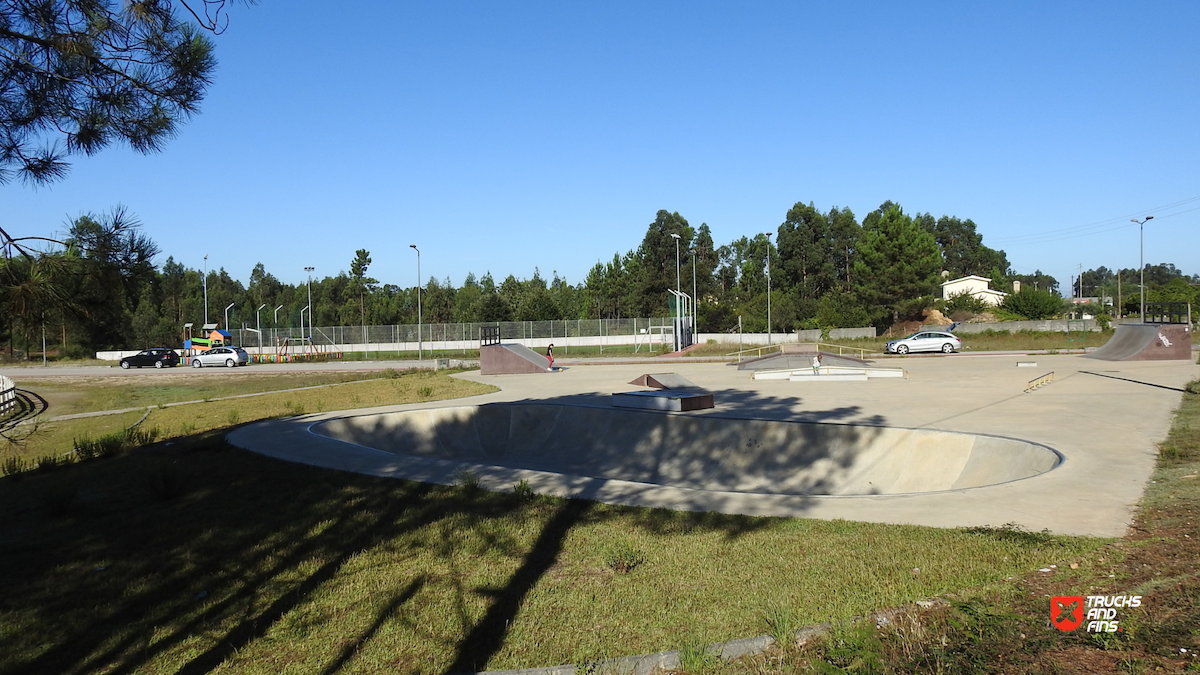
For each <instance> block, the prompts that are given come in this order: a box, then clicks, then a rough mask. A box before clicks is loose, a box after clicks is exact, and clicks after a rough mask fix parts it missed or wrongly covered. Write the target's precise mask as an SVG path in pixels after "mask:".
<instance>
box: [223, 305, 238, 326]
mask: <svg viewBox="0 0 1200 675" xmlns="http://www.w3.org/2000/svg"><path fill="white" fill-rule="evenodd" d="M236 304H237V303H235V302H231V303H229V307H233V306H234V305H236ZM229 307H226V308H225V330H229Z"/></svg>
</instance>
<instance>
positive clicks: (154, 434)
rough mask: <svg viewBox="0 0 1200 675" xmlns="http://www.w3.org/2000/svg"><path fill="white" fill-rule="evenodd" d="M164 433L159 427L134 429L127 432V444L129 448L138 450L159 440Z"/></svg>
mask: <svg viewBox="0 0 1200 675" xmlns="http://www.w3.org/2000/svg"><path fill="white" fill-rule="evenodd" d="M160 433H162V432H160V431H159V430H158V427H151V428H149V429H142V428H133V429H128V430H126V431H125V444H126V447H129V448H138V447H141V446H143V445H150V444H151V443H153V442H155V441H157V440H158V436H159V434H160Z"/></svg>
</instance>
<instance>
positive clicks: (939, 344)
mask: <svg viewBox="0 0 1200 675" xmlns="http://www.w3.org/2000/svg"><path fill="white" fill-rule="evenodd" d="M960 349H962V340H960V339H958V336H957V335H955V334H954V333H944V332H941V331H932V330H924V331H921V332H920V333H913V334H912V335H909V336H908V337H906V338H900V339H899V340H891V341H889V342H888V343H887V345H886V346H884V348H883V351H885V352H887V353H888V354H907V353H909V352H942V353H943V354H950V353H951V352H956V351H958V350H960Z"/></svg>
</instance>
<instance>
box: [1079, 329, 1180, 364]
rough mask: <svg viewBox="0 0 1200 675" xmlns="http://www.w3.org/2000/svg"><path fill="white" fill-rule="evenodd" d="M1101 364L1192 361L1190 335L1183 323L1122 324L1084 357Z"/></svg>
mask: <svg viewBox="0 0 1200 675" xmlns="http://www.w3.org/2000/svg"><path fill="white" fill-rule="evenodd" d="M1084 357H1085V358H1089V359H1100V360H1101V361H1171V360H1181V361H1182V360H1188V361H1190V360H1191V359H1192V333H1191V329H1190V327H1189V326H1187V325H1185V324H1152V323H1123V324H1119V325H1117V329H1116V331H1114V332H1113V336H1112V337H1111V338H1110V339H1109V340H1108V342H1106V343H1104V346H1103V347H1101V348H1099V349H1097V350H1096V351H1094V352H1090V353H1088V354H1084Z"/></svg>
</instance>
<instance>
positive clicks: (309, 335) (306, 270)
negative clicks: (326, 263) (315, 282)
mask: <svg viewBox="0 0 1200 675" xmlns="http://www.w3.org/2000/svg"><path fill="white" fill-rule="evenodd" d="M315 269H317V268H315V267H305V268H304V271H305V272H307V273H308V341H309V343H312V332H313V329H312V325H313V322H312V315H313V313H312V273H313V270H315ZM300 333H301V335H300V337H304V335H303V333H304V312H300Z"/></svg>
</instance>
